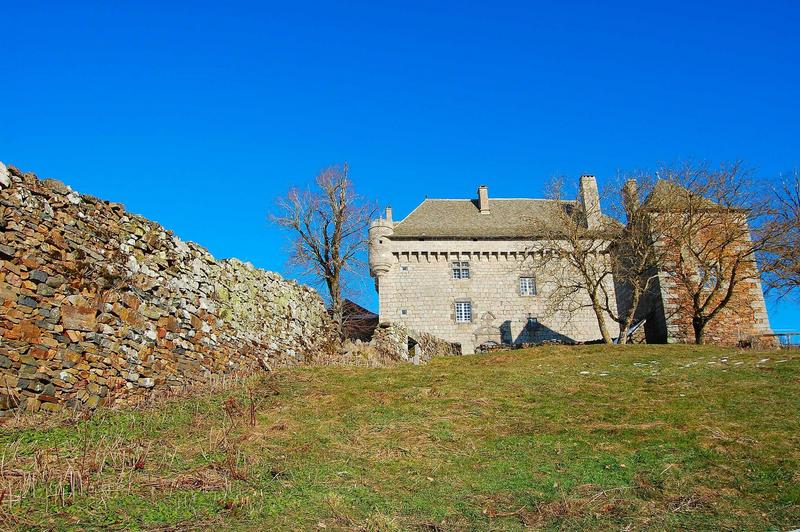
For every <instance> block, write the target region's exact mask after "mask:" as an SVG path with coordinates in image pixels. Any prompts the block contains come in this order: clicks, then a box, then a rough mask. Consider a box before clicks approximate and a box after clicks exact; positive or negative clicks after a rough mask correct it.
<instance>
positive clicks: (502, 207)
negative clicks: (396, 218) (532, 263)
mask: <svg viewBox="0 0 800 532" xmlns="http://www.w3.org/2000/svg"><path fill="white" fill-rule="evenodd" d="M575 205H576V202H575V201H555V200H546V199H496V198H491V199H490V200H489V211H490V212H489V214H481V212H480V210H479V209H478V201H477V200H469V199H426V200H425V201H423V202H422V203H421V204H419V206H418V207H417V208H416V209H414V210H413V211H411V213H410V214H409V215H408V216H406V218H405V219H404V220H402V221H401V222H398V223H397V224H395V227H394V234H393V235H392V238H482V239H486V238H525V237H531V236H534V235H535V232H536V231H535V229H534V227H535V225H536V222H537V220H538V221H540V222H541V221H544V220H547V219H548V218H550V217H552V216H554V215H555V213H556V212H557V211H556V209H574V208H575Z"/></svg>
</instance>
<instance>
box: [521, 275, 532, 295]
mask: <svg viewBox="0 0 800 532" xmlns="http://www.w3.org/2000/svg"><path fill="white" fill-rule="evenodd" d="M519 295H521V296H535V295H536V278H535V277H533V276H532V275H529V276H526V277H520V278H519Z"/></svg>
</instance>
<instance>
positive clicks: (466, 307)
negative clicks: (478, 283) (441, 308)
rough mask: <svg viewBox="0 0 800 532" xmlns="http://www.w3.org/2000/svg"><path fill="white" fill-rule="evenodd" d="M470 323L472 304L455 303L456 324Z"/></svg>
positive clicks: (466, 302) (464, 302)
mask: <svg viewBox="0 0 800 532" xmlns="http://www.w3.org/2000/svg"><path fill="white" fill-rule="evenodd" d="M471 321H472V303H470V302H469V301H456V323H469V322H471Z"/></svg>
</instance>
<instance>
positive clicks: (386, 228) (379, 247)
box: [369, 207, 394, 288]
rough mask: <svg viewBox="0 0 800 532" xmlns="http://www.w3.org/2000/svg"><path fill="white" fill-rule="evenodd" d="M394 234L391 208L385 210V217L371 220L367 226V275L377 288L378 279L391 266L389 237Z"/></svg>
mask: <svg viewBox="0 0 800 532" xmlns="http://www.w3.org/2000/svg"><path fill="white" fill-rule="evenodd" d="M392 234H394V222H393V221H392V208H391V207H387V208H386V217H385V218H378V219H377V220H373V221H372V223H370V224H369V274H370V275H371V276H372V277H373V278H374V279H375V285H376V288H377V284H378V281H379V279H380V277H381V276H382V275H383V274H385V273H386V272H388V271H389V268H391V265H392V252H391V249H390V246H389V237H391V236H392Z"/></svg>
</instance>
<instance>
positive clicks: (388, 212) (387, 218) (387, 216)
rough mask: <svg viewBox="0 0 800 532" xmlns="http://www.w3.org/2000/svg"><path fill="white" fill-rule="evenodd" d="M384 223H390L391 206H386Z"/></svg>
mask: <svg viewBox="0 0 800 532" xmlns="http://www.w3.org/2000/svg"><path fill="white" fill-rule="evenodd" d="M386 221H387V222H389V223H392V206H391V205H387V206H386Z"/></svg>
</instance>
